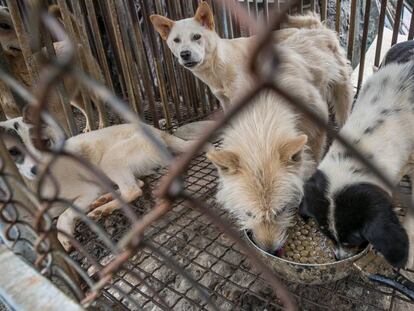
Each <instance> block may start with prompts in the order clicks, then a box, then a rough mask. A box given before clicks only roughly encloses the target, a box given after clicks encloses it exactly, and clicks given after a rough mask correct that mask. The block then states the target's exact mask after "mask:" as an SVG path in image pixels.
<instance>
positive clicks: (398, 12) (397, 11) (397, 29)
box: [391, 0, 404, 46]
mask: <svg viewBox="0 0 414 311" xmlns="http://www.w3.org/2000/svg"><path fill="white" fill-rule="evenodd" d="M403 3H404V0H398V1H397V7H396V9H395V19H394V27H393V30H392V41H391V46H393V45H394V44H396V43H397V40H398V33H399V32H400V21H401V11H402V6H403Z"/></svg>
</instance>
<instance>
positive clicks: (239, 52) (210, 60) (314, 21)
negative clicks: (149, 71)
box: [151, 1, 352, 126]
mask: <svg viewBox="0 0 414 311" xmlns="http://www.w3.org/2000/svg"><path fill="white" fill-rule="evenodd" d="M151 22H152V24H153V25H154V27H155V29H156V30H157V31H158V33H159V34H160V36H161V38H162V39H163V40H165V41H166V43H167V45H168V47H169V48H170V50H171V52H172V53H173V54H174V56H175V57H176V58H177V59H178V61H179V63H180V64H181V65H183V66H184V67H186V68H187V69H188V70H190V71H191V72H192V73H193V74H194V75H195V76H196V77H198V78H199V79H201V80H202V81H203V82H204V83H206V84H207V85H208V86H209V87H210V89H211V91H212V92H213V94H214V95H215V96H216V97H217V98H218V99H219V100H220V103H221V105H222V107H223V108H224V109H226V108H227V107H228V106H229V105H230V104H231V102H232V101H233V100H234V98H235V97H236V95H237V93H238V92H239V91H240V89H241V88H243V87H245V86H246V85H249V84H251V82H252V81H251V80H250V79H251V77H250V75H249V73H248V68H247V64H248V60H249V56H250V52H251V48H252V47H253V46H254V45H255V43H256V38H257V37H256V36H252V37H248V38H237V39H223V38H220V37H219V35H218V34H217V33H216V32H215V30H214V27H215V26H214V16H213V12H212V11H211V9H210V7H209V5H208V4H207V2H205V1H202V2H200V4H199V6H198V9H197V11H196V14H195V15H194V17H191V18H186V19H182V20H178V21H172V20H170V19H168V18H166V17H164V16H160V15H151ZM284 27H285V29H282V30H278V31H275V32H274V38H275V39H277V40H278V41H279V42H282V41H284V40H288V39H290V38H291V37H292V36H294V37H295V38H297V39H296V41H297V43H296V49H297V52H301V53H303V54H306V53H308V51H310V50H311V49H314V48H316V49H321V50H324V49H326V48H332V50H334V49H336V47H338V46H339V44H338V43H337V42H336V41H335V40H336V39H334V38H335V33H334V32H333V31H330V30H328V29H326V28H325V27H323V25H322V24H321V22H320V19H319V17H318V16H316V15H315V14H313V13H310V14H308V15H303V16H299V15H298V16H289V17H288V18H287V21H286V24H285V25H284ZM321 33H325V34H327V33H329V34H330V36H331V38H332V40H321V39H320V37H319V35H320V34H321ZM302 39H306V40H302ZM302 41H303V42H302ZM312 41H313V42H314V43H311V42H312ZM318 44H320V46H318ZM309 56H310V57H309V58H308V60H309V61H310V63H309V66H312V60H311V59H310V58H311V55H309ZM319 56H323V55H322V54H320V55H319ZM333 57H334V58H335V64H334V68H333V70H335V71H336V70H338V68H339V69H340V71H339V72H338V74H337V75H335V76H334V77H332V76H331V78H332V79H331V80H330V81H329V85H328V83H326V81H318V82H316V83H319V84H320V85H324V86H326V89H325V90H323V91H322V95H323V97H324V98H325V100H326V101H328V102H329V104H330V106H331V109H332V111H333V112H334V114H335V119H336V121H337V123H338V124H339V125H340V126H342V125H343V124H344V123H345V121H346V119H347V117H348V114H349V111H350V108H351V106H350V103H351V97H352V90H351V88H350V86H351V83H350V74H349V71H350V69H349V68H348V66H347V60H346V57H345V55H344V54H343V53H331V54H330V58H333ZM318 63H319V60H317V61H316V62H314V64H318ZM314 69H315V70H317V68H316V65H315V68H314ZM320 77H323V78H325V75H321V76H320ZM338 94H340V95H338Z"/></svg>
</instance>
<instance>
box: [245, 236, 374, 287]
mask: <svg viewBox="0 0 414 311" xmlns="http://www.w3.org/2000/svg"><path fill="white" fill-rule="evenodd" d="M244 235H245V238H246V240H247V241H249V243H250V244H251V245H252V246H253V247H254V248H255V249H256V250H257V251H258V252H259V253H260V254H261V255H262V257H263V258H264V260H265V262H266V263H267V264H268V265H269V266H270V267H272V268H273V270H274V271H275V272H276V273H277V274H278V275H279V276H280V277H282V278H283V279H285V280H287V281H290V282H295V283H301V284H308V285H317V284H326V283H329V282H335V281H338V280H340V279H343V278H345V277H347V276H348V275H349V274H351V273H352V272H353V271H355V269H354V263H355V262H356V261H357V260H358V259H360V258H361V257H363V256H364V255H366V254H367V253H368V251H369V249H370V246H369V245H368V246H367V247H366V248H365V249H363V250H362V251H361V252H359V253H358V254H356V255H354V256H352V257H349V258H346V259H343V260H338V261H333V262H329V263H324V264H308V263H299V262H294V261H290V260H286V259H283V258H280V257H277V256H275V255H272V254H269V253H268V252H266V251H264V250H262V249H261V248H259V247H258V246H257V245H256V243H254V241H252V239H251V238H250V237H249V234H248V232H247V231H246V230H245V231H244Z"/></svg>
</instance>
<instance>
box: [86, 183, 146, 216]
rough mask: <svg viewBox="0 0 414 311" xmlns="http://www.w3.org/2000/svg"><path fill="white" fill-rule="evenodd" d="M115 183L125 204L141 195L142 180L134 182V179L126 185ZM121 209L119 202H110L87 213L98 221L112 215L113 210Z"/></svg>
mask: <svg viewBox="0 0 414 311" xmlns="http://www.w3.org/2000/svg"><path fill="white" fill-rule="evenodd" d="M114 181H115V180H114ZM115 182H116V181H115ZM116 183H117V185H118V186H119V191H120V193H121V199H122V200H123V201H124V202H126V203H130V202H132V201H134V200H135V199H137V198H138V197H140V196H141V195H142V189H141V188H142V187H143V186H144V182H143V181H142V180H138V181H135V179H134V182H133V183H132V182H127V183H125V182H122V183H118V182H116ZM121 207H122V203H121V202H120V201H119V200H112V201H110V202H108V203H105V204H103V205H101V206H99V207H94V209H93V210H91V212H89V213H88V217H89V218H91V219H93V220H98V219H100V218H101V217H104V216H108V215H110V214H112V213H113V212H114V211H115V210H117V209H119V208H121Z"/></svg>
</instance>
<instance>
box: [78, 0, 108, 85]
mask: <svg viewBox="0 0 414 311" xmlns="http://www.w3.org/2000/svg"><path fill="white" fill-rule="evenodd" d="M85 5H86V10H87V16H88V19H89V23H90V25H91V27H92V34H93V36H92V37H93V39H94V43H95V47H96V51H97V55H98V59H99V64H100V65H101V68H102V71H103V74H104V76H105V81H106V84H107V85H108V86H109V88H110V89H111V91H113V92H115V89H114V85H113V83H112V76H111V73H110V70H109V65H108V61H107V59H106V55H105V49H104V47H103V43H102V39H101V38H102V33H101V30H100V28H99V25H98V20H97V11H96V10H95V5H94V3H93V0H85Z"/></svg>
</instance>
